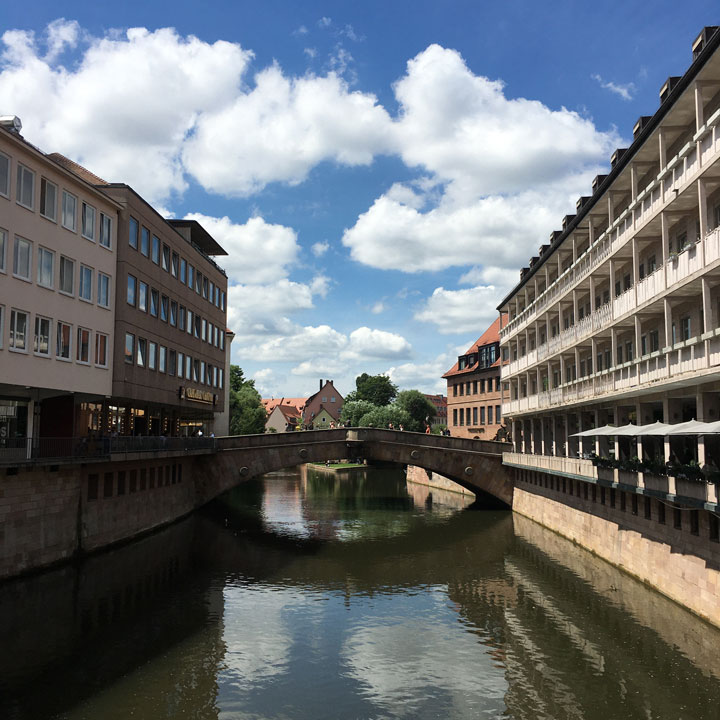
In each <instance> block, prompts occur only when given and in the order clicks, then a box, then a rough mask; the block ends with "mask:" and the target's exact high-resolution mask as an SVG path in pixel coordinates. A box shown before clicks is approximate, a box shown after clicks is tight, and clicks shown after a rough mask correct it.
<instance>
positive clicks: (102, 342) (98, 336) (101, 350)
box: [95, 333, 108, 367]
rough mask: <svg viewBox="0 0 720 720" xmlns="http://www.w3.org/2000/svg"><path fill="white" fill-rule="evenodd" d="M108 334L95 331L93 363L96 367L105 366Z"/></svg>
mask: <svg viewBox="0 0 720 720" xmlns="http://www.w3.org/2000/svg"><path fill="white" fill-rule="evenodd" d="M107 345H108V336H107V335H104V334H103V333H95V364H96V365H97V366H98V367H107Z"/></svg>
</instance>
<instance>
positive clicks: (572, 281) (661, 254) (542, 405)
mask: <svg viewBox="0 0 720 720" xmlns="http://www.w3.org/2000/svg"><path fill="white" fill-rule="evenodd" d="M719 47H720V33H718V32H717V28H706V29H705V30H703V32H702V33H701V34H700V36H698V38H697V39H696V41H695V43H694V44H693V62H692V65H691V66H690V68H689V69H688V71H687V72H686V73H685V75H683V76H682V77H671V78H669V79H668V81H667V82H666V83H665V84H664V85H663V87H662V89H661V91H660V107H659V109H658V110H657V111H656V112H655V114H654V115H652V116H643V117H641V118H639V119H638V121H637V123H636V124H635V127H634V129H633V138H634V139H633V142H632V144H631V146H630V147H629V148H622V149H618V150H617V151H616V152H615V153H614V154H613V156H612V158H611V162H610V170H609V172H608V174H607V175H600V176H598V177H596V178H595V180H594V182H593V184H592V194H591V195H590V196H586V197H585V196H584V197H581V198H579V199H578V201H577V204H576V210H577V212H576V214H575V215H570V216H566V217H565V218H564V219H563V222H562V230H560V231H556V232H553V233H552V235H551V237H550V242H549V243H548V244H546V245H543V246H541V248H540V251H539V253H538V255H537V256H536V257H533V258H532V259H531V261H530V264H529V266H528V267H526V268H524V269H523V270H522V271H521V279H520V282H519V283H518V285H517V286H516V287H515V288H514V289H513V290H512V292H511V293H510V294H509V295H508V296H507V297H506V298H505V299H504V300H503V301H502V303H501V304H500V306H499V308H498V309H499V310H500V311H501V312H502V313H507V316H508V321H507V322H504V323H503V327H502V329H501V331H500V338H501V346H502V349H503V352H504V354H505V355H506V357H507V359H508V364H507V365H505V366H504V368H503V385H504V387H505V388H506V394H505V398H504V403H503V412H504V413H505V415H507V416H510V417H511V418H512V421H513V433H512V437H513V442H514V444H515V450H516V452H517V453H520V454H521V455H522V463H521V464H523V466H524V467H525V466H527V467H528V468H533V467H535V466H540V465H542V464H543V463H545V464H547V461H544V460H542V459H540V458H541V456H553V457H555V458H571V459H573V462H576V461H577V460H578V459H580V460H582V458H583V457H585V456H587V455H588V454H589V453H596V454H597V455H601V456H603V455H604V456H610V457H614V458H615V459H617V460H620V459H622V458H627V457H633V456H637V457H638V458H639V459H641V460H642V459H645V460H650V459H652V458H655V459H656V460H659V461H665V462H667V461H670V460H672V459H677V460H678V461H679V462H681V463H682V462H684V463H689V462H697V463H698V464H699V465H701V466H702V465H704V464H706V463H707V462H708V461H709V460H710V459H712V460H713V462H717V461H718V459H720V456H719V455H718V452H720V440H719V437H720V436H717V435H714V436H710V435H708V436H706V437H702V436H701V437H700V438H699V439H698V440H697V441H695V440H693V441H688V438H684V437H682V436H678V437H675V438H673V437H665V438H662V437H661V438H652V437H646V438H644V439H643V438H640V437H639V438H637V439H636V438H624V439H623V438H617V437H614V438H613V437H612V436H610V437H599V436H592V435H590V436H588V437H573V436H574V435H575V434H576V433H578V432H581V431H584V430H588V429H593V428H599V427H601V426H604V425H607V424H612V425H623V424H626V423H629V422H631V423H633V424H636V425H647V424H649V423H653V422H655V421H662V422H665V423H669V424H677V423H680V422H682V421H684V420H690V419H697V420H704V421H714V420H717V419H719V418H720V52H719V51H718V48H719ZM533 458H534V459H533ZM584 462H585V464H584V465H583V467H584V468H585V471H587V473H588V475H592V473H593V472H595V470H594V469H593V468H592V466H591V465H590V462H589V461H584ZM556 464H557V463H556ZM561 464H562V463H561ZM580 464H582V463H580ZM576 466H577V467H579V465H577V462H576ZM558 470H560V465H558ZM640 482H642V479H640ZM714 487H715V486H714V484H712V485H708V487H707V492H709V493H710V494H712V495H714V493H715V490H714ZM716 525H717V523H716V522H715V526H716Z"/></svg>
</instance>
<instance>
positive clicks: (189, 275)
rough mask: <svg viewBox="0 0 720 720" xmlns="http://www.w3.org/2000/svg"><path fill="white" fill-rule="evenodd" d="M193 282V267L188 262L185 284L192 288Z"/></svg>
mask: <svg viewBox="0 0 720 720" xmlns="http://www.w3.org/2000/svg"><path fill="white" fill-rule="evenodd" d="M194 282H195V268H194V267H193V266H192V265H191V264H190V263H188V268H187V286H188V287H189V288H190V289H191V290H192V289H193V283H194Z"/></svg>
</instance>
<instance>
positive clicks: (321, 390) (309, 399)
mask: <svg viewBox="0 0 720 720" xmlns="http://www.w3.org/2000/svg"><path fill="white" fill-rule="evenodd" d="M328 385H331V386H332V389H333V390H334V391H335V392H336V393H337V396H338V397H339V398H340V400H341V401H343V402H345V398H343V396H342V395H341V394H340V393H339V392H338V389H337V388H336V387H335V385H334V384H333V381H332V380H326V381H325V384H324V385H323V386H322V388H321V389H320V390H318V391H317V392H314V393H313V394H312V395H311V396H310V397H309V398H308V399H307V400H306V401H305V404H306V405H309V404H310V403H311V402H312V401H313V400H314V399H315V398H316V397H317V396H318V395H320V393H322V392H323V391H324V390H325V389H326V388H327V386H328Z"/></svg>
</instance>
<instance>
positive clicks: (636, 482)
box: [617, 470, 640, 487]
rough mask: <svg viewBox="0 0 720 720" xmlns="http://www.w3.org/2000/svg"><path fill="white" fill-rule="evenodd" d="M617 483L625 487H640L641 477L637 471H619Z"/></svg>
mask: <svg viewBox="0 0 720 720" xmlns="http://www.w3.org/2000/svg"><path fill="white" fill-rule="evenodd" d="M617 481H618V482H619V483H622V484H623V485H629V486H630V487H639V486H640V475H639V474H638V473H637V472H635V471H630V470H618V477H617Z"/></svg>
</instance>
